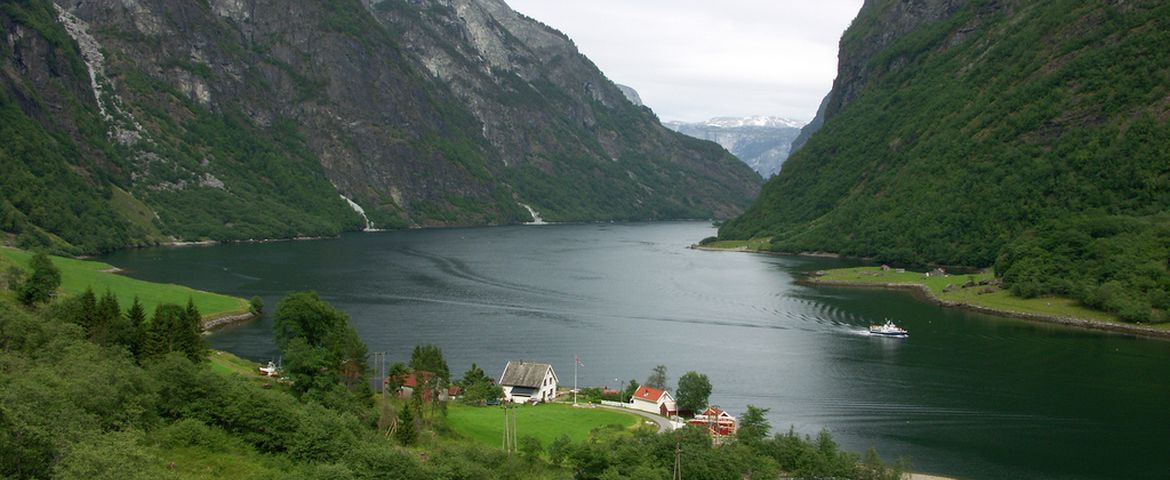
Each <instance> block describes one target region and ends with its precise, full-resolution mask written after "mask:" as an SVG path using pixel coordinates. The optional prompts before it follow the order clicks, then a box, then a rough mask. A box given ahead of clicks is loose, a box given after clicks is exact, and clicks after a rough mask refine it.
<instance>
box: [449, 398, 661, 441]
mask: <svg viewBox="0 0 1170 480" xmlns="http://www.w3.org/2000/svg"><path fill="white" fill-rule="evenodd" d="M515 412H516V433H517V434H518V435H519V436H520V437H523V436H525V435H532V436H533V437H536V438H537V439H538V440H540V443H541V444H542V445H548V444H549V443H550V442H552V441H553V440H555V439H557V437H560V436H561V435H568V436H569V439H571V440H572V441H574V442H581V441H584V440H586V439H587V438H588V437H589V432H590V431H591V430H593V429H594V428H597V427H603V426H606V425H615V424H616V425H621V426H623V427H633V426H634V425H637V424H639V423H640V420H641V417H639V416H637V415H634V414H630V413H625V412H618V411H614V410H606V409H601V408H577V407H574V406H572V405H567V404H560V403H548V404H543V405H520V406H517V408H516V409H515ZM447 426H449V427H451V430H454V431H455V432H457V433H459V434H460V435H463V436H464V437H467V438H470V439H472V440H475V441H477V442H480V443H483V444H484V445H489V446H496V447H499V446H501V445H502V439H503V436H504V412H503V409H502V408H501V407H470V406H466V405H459V404H454V403H452V404H451V407H450V409H449V410H448V411H447Z"/></svg>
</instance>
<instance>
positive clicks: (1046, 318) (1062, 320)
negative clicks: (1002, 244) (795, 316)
mask: <svg viewBox="0 0 1170 480" xmlns="http://www.w3.org/2000/svg"><path fill="white" fill-rule="evenodd" d="M796 283H797V284H800V285H812V286H824V287H846V288H877V289H886V290H909V291H911V293H913V294H914V296H915V297H918V298H919V299H921V300H925V301H926V302H927V303H933V304H935V305H938V306H941V307H948V308H957V309H961V310H968V311H973V312H977V313H983V314H987V315H995V316H998V317H1005V318H1015V319H1018V320H1028V321H1033V322H1040V323H1050V324H1056V325H1064V326H1069V327H1078V328H1084V329H1088V330H1102V331H1109V332H1114V333H1126V334H1132V335H1141V336H1145V337H1152V338H1163V339H1170V330H1159V329H1156V328H1150V327H1145V326H1141V325H1131V324H1125V323H1111V322H1102V321H1099V320H1089V319H1084V318H1077V317H1069V316H1061V315H1044V314H1039V313H1026V312H1013V311H1011V310H1000V309H996V308H991V307H985V306H982V305H974V304H970V303H964V302H953V301H950V300H943V299H941V298H938V296H936V295H935V294H934V292H932V291H930V288H928V287H927V286H926V285H921V284H914V283H864V282H849V281H842V280H818V279H817V278H816V277H815V276H814V275H813V274H810V273H805V274H804V278H802V279H799V280H797V281H796Z"/></svg>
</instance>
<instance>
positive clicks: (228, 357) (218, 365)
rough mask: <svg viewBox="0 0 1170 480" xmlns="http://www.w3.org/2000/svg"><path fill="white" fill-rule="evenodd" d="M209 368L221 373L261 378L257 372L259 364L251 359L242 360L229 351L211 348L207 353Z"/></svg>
mask: <svg viewBox="0 0 1170 480" xmlns="http://www.w3.org/2000/svg"><path fill="white" fill-rule="evenodd" d="M207 360H208V361H209V363H210V364H211V370H212V371H214V372H217V373H223V374H236V375H241V376H244V377H248V378H252V377H255V378H263V377H261V376H260V374H258V373H257V371H258V370H257V367H259V365H257V364H256V362H253V361H251V360H244V359H242V358H240V357H237V356H235V355H233V354H231V353H228V352H223V351H220V350H212V351H211V353H209V354H208V355H207Z"/></svg>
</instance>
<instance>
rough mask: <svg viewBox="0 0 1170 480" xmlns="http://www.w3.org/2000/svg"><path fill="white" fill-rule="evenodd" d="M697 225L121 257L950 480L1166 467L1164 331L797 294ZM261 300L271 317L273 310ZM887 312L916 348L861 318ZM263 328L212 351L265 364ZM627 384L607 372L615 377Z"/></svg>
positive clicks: (453, 353) (370, 328) (459, 357)
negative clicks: (315, 298)
mask: <svg viewBox="0 0 1170 480" xmlns="http://www.w3.org/2000/svg"><path fill="white" fill-rule="evenodd" d="M711 234H713V229H712V228H711V227H710V226H709V225H708V224H705V223H657V224H636V225H563V226H545V227H500V228H480V229H454V230H430V231H407V232H386V233H371V234H354V235H347V236H345V237H343V238H340V239H335V240H321V241H296V242H281V243H269V244H251V245H227V246H213V247H184V248H167V249H149V250H136V251H124V252H119V253H117V254H115V255H113V256H110V257H108V258H106V259H105V260H106V261H108V262H110V263H112V264H114V265H117V266H119V267H122V268H126V269H127V270H128V271H129V274H130V275H133V276H136V277H139V278H145V279H151V280H161V281H170V282H178V283H183V284H186V285H190V286H193V287H196V288H202V289H207V290H213V291H218V292H223V293H228V294H234V295H240V296H244V297H250V296H252V295H260V296H262V297H264V299H265V302H266V303H267V304H268V305H269V306H270V307H274V306H275V304H276V302H277V301H278V299H279V298H280V297H281V296H282V295H284V294H285V293H287V292H290V291H295V290H310V289H311V290H317V291H318V292H320V293H321V295H322V296H323V297H324V298H325V299H327V300H328V301H330V302H332V303H334V304H335V305H336V306H338V307H340V308H342V309H343V310H345V311H346V312H348V313H349V314H350V316H351V317H352V319H353V320H352V321H353V323H354V324H355V325H356V327H357V329H358V331H359V332H360V333H361V335H362V337H363V338H364V339H365V341H366V343H367V344H368V345H369V347H370V351H382V350H385V351H388V352H389V357H390V359H391V360H392V361H393V360H399V361H401V360H407V359H408V358H409V355H410V349H411V348H412V347H413V346H414V345H415V344H418V343H434V344H437V345H439V346H441V347H442V348H443V351H444V353H445V354H446V357H447V359H448V362H449V363H450V364H451V370H452V372H455V373H458V374H461V373H462V372H463V371H464V370H466V368H467V367H468V366H470V364H471V362H476V363H478V364H479V365H481V366H483V367H484V369H485V370H487V371H488V372H489V374H494V375H499V373H500V372H499V371H500V370H501V369H502V368H503V365H504V363H505V362H506V361H507V360H509V359H532V360H541V361H547V362H551V363H552V364H553V366H554V367H555V368H556V369H557V372H558V374H559V376H560V378H561V381H562V383H565V384H571V383H572V378H573V356H574V355H575V354H579V355H580V356H581V360H582V362H583V363H584V364H585V367H584V368H581V369H580V370H579V372H578V375H579V379H580V380H579V381H580V383H581V385H610V386H613V385H615V384H616V383H618V382H623V381H625V380H628V379H630V378H631V377H636V378H638V379H644V378H645V377H646V376H647V374H648V373H649V372H650V369H651V368H652V367H653V366H655V365H658V364H665V365H667V366H668V368H669V373H670V375H671V377H672V379H677V378H678V376H679V375H680V374H682V373H684V372H686V371H688V370H696V371H699V372H702V373H705V374H707V375H708V376H709V377H710V378H711V380H712V383H713V384H714V387H715V391H714V393H713V394H712V402H713V403H715V404H719V405H721V406H723V407H724V408H727V409H729V410H730V411H731V412H732V413H734V414H739V413H742V412H743V410H744V406H745V405H747V404H754V405H758V406H762V407H767V408H770V409H771V412H770V416H769V417H770V419H771V421H772V424H773V425H774V426H775V427H776V428H777V429H781V430H787V429H788V427H789V425H791V426H793V427H794V428H795V429H796V430H797V431H798V432H804V433H809V434H815V433H816V432H817V431H818V430H820V429H822V428H827V429H829V430H830V431H831V432H832V433H833V435H834V437H835V438H836V439H837V440H838V441H840V442H841V443H842V444H843V445H844V446H845V447H846V448H848V449H851V450H854V451H858V452H860V451H863V450H864V449H865V448H868V447H869V446H875V447H876V448H877V449H878V451H879V452H880V453H881V454H882V456H883V457H885V458H887V459H892V458H895V457H897V456H899V455H908V456H910V457H911V458H912V461H913V463H914V466H915V469H916V470H918V471H924V472H930V473H937V474H944V475H952V476H958V477H962V478H1068V479H1081V478H1085V479H1088V478H1161V479H1165V478H1170V342H1167V341H1161V340H1150V339H1142V338H1134V337H1129V336H1124V335H1116V334H1107V333H1097V332H1089V331H1081V330H1074V329H1069V328H1064V327H1057V326H1050V325H1043V324H1033V323H1026V322H1022V321H1016V320H1010V319H1002V318H995V317H988V316H984V315H978V314H972V313H966V312H960V311H955V310H945V309H942V308H939V307H935V306H931V305H928V304H925V303H922V302H919V301H917V300H915V299H914V298H913V297H912V296H911V295H909V294H907V293H903V292H892V291H874V290H856V289H841V288H821V287H807V286H801V285H797V284H795V283H794V281H795V279H796V276H797V274H798V273H799V272H804V271H809V270H816V269H820V268H827V267H835V266H845V265H849V264H850V263H849V262H845V261H839V260H829V259H808V258H792V257H772V256H764V255H753V254H738V253H717V252H702V251H694V250H688V249H686V248H685V246H686V245H687V244H689V243H691V242H693V241H695V240H697V239H700V238H703V237H706V236H708V235H711ZM270 309H271V308H270ZM885 317H889V318H891V319H894V320H895V321H897V322H898V324H899V325H902V326H905V327H906V328H907V329H909V330H910V333H911V337H910V338H909V339H906V340H896V339H882V338H871V337H868V336H866V335H864V334H862V331H863V330H864V329H865V326H866V325H867V324H869V323H871V322H877V321H880V320H881V319H882V318H885ZM270 327H271V320H270V319H268V318H264V319H261V320H259V321H256V322H253V323H251V324H247V325H243V326H239V327H236V328H232V329H230V330H226V331H222V332H220V333H218V334H216V335H215V336H213V337H212V338H211V343H212V345H213V346H215V347H217V348H221V349H226V350H229V351H232V352H235V353H238V354H241V355H243V356H245V357H248V358H252V359H255V360H268V359H270V358H274V357H275V356H276V352H275V350H274V348H273V346H272V341H271V338H270V331H269V329H270ZM615 379H617V380H615Z"/></svg>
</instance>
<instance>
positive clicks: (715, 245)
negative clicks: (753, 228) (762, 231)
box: [702, 237, 772, 252]
mask: <svg viewBox="0 0 1170 480" xmlns="http://www.w3.org/2000/svg"><path fill="white" fill-rule="evenodd" d="M771 241H772V238H771V237H768V238H753V239H751V240H719V241H717V242H711V243H708V244H706V245H703V246H702V247H703V248H711V249H716V250H736V251H749V252H766V251H768V246H769V245H770V243H771Z"/></svg>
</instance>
